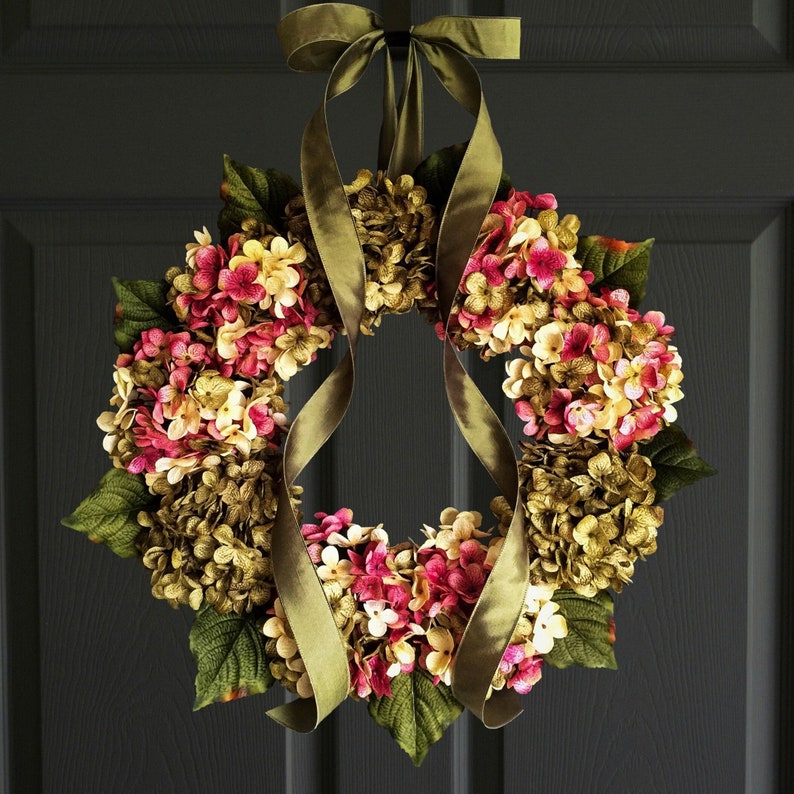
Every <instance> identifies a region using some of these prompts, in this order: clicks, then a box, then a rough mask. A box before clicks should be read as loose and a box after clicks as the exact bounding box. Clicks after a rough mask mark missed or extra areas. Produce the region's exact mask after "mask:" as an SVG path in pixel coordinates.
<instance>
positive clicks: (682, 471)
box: [640, 425, 717, 503]
mask: <svg viewBox="0 0 794 794" xmlns="http://www.w3.org/2000/svg"><path fill="white" fill-rule="evenodd" d="M640 452H641V453H642V454H643V455H645V456H646V457H648V458H650V459H651V463H653V467H654V469H656V477H654V480H653V487H654V488H655V489H656V502H657V503H658V502H663V501H664V500H665V499H669V498H670V497H671V496H672V495H673V494H674V493H675V492H676V491H679V490H680V489H681V488H684V487H685V486H687V485H692V483H695V482H697V481H698V480H701V479H703V478H704V477H711V476H712V475H713V474H716V473H717V470H716V469H712V468H711V466H709V465H708V463H706V462H705V461H704V460H702V459H701V458H699V457H698V454H697V452H696V451H695V447H694V446H693V444H692V442H691V441H690V440H689V439H688V438H687V435H686V433H685V432H684V431H683V430H682V429H681V428H680V427H679V426H678V425H668V426H667V427H665V428H663V429H662V430H660V431H659V432H658V433H657V434H656V435H655V436H654V437H653V438H652V439H651V440H650V441H648V442H647V443H645V444H642V445H641V446H640Z"/></svg>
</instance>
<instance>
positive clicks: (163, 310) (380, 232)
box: [64, 146, 711, 764]
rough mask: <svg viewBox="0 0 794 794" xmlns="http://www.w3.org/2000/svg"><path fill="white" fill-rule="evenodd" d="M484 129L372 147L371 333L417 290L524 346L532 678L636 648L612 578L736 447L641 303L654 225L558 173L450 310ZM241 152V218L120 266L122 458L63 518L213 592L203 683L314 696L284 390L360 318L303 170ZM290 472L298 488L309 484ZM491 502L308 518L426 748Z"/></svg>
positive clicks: (379, 676)
mask: <svg viewBox="0 0 794 794" xmlns="http://www.w3.org/2000/svg"><path fill="white" fill-rule="evenodd" d="M464 152H465V146H458V147H451V148H449V149H446V150H442V151H441V152H438V153H436V154H435V155H432V156H431V157H430V158H428V159H427V160H425V161H424V162H423V163H422V164H421V165H420V166H419V167H418V168H417V169H416V170H415V171H414V173H413V174H411V175H409V174H403V175H401V176H399V177H397V178H394V179H390V178H388V177H387V176H386V175H385V174H384V173H383V172H382V171H379V172H378V173H376V174H372V173H370V172H369V171H364V170H362V171H360V172H359V173H358V175H357V176H356V178H355V179H354V180H353V182H352V183H351V184H350V185H346V186H345V193H346V196H347V202H348V205H349V208H350V212H351V213H352V217H353V219H354V222H355V229H356V232H357V235H358V239H359V242H360V245H361V247H362V248H363V252H364V259H365V263H366V286H365V290H366V292H365V306H364V311H363V314H362V319H361V332H362V333H364V334H372V333H374V330H375V329H376V328H377V327H378V326H379V325H380V322H381V319H382V317H383V316H384V315H385V314H402V313H405V312H408V311H411V310H412V309H413V308H416V309H418V310H419V311H420V312H421V313H422V314H424V315H425V316H426V317H427V319H428V320H429V321H430V322H431V323H433V324H435V326H436V332H437V334H438V335H439V337H440V338H442V339H443V338H444V337H445V335H446V336H447V337H448V338H449V339H450V340H451V341H452V343H453V344H454V346H455V347H456V348H457V349H459V350H465V349H474V350H477V351H478V352H479V354H480V355H481V356H482V358H484V359H491V358H494V357H497V356H502V355H504V354H510V356H509V358H508V360H507V363H506V373H507V377H506V379H505V380H504V383H503V390H504V393H505V394H506V395H507V397H509V398H510V399H511V400H512V402H513V405H514V408H515V411H516V413H517V414H518V416H519V417H520V419H521V420H522V422H523V423H524V428H523V432H524V438H523V439H522V440H521V442H520V447H521V458H520V461H519V485H520V494H521V500H520V503H521V505H522V508H523V512H524V519H525V525H526V541H527V548H528V554H529V571H530V574H529V581H530V583H529V587H528V589H527V590H526V592H525V593H524V606H523V610H522V611H521V614H520V617H519V619H518V621H517V623H516V624H515V628H514V630H513V633H512V636H511V637H510V640H509V643H508V644H507V647H506V649H505V650H504V653H503V655H502V658H501V663H500V664H499V667H498V670H497V672H496V674H495V675H494V676H493V680H492V682H491V687H492V689H493V690H500V689H503V688H507V689H512V690H514V691H515V692H517V693H520V694H525V693H527V692H529V691H530V690H531V689H532V687H533V686H534V685H535V683H537V681H538V680H539V679H540V677H541V672H542V669H543V666H544V664H549V665H552V666H554V667H567V666H569V665H583V666H586V667H615V666H616V663H615V656H614V653H613V647H612V645H613V640H614V624H613V620H612V597H611V596H610V594H609V591H610V590H612V591H615V592H620V591H621V589H622V587H623V585H624V584H626V583H628V582H629V581H630V580H631V577H632V575H633V573H634V565H635V562H636V560H637V559H644V558H645V557H646V556H647V555H649V554H652V553H653V552H654V551H655V550H656V542H657V540H656V539H657V531H658V528H659V527H660V525H661V523H662V517H663V510H662V507H661V506H660V502H661V501H662V500H664V499H665V498H667V497H668V496H670V495H671V494H672V493H673V492H674V491H675V490H677V489H678V488H680V487H682V486H683V485H686V484H688V483H691V482H694V481H695V480H697V479H698V478H700V477H702V476H704V475H706V474H708V473H710V471H711V470H710V469H709V468H708V466H706V464H704V463H703V462H702V461H701V460H700V459H699V458H698V457H697V455H696V453H695V452H694V449H693V448H692V445H691V443H690V442H689V441H688V439H687V438H686V436H685V434H684V433H683V431H682V430H680V429H679V428H678V426H677V425H676V424H674V422H675V420H676V407H675V404H676V403H677V402H678V401H679V400H680V399H681V397H682V396H683V395H682V391H681V386H680V384H681V380H682V377H683V376H682V370H681V358H680V356H679V354H678V351H677V349H676V347H675V346H674V345H673V344H671V338H672V335H673V327H672V326H671V325H669V324H668V323H667V321H666V319H665V316H664V315H663V314H662V313H661V312H658V311H647V312H645V313H641V312H640V311H639V309H638V308H637V306H638V304H639V302H640V300H641V299H642V297H643V295H644V291H645V281H646V276H647V268H648V261H649V252H650V249H651V245H652V242H653V241H652V240H646V241H644V242H640V243H626V242H622V241H618V240H613V239H609V238H606V237H599V236H589V237H579V236H578V233H579V220H578V218H577V217H576V216H575V215H571V214H567V215H562V216H561V215H560V214H559V213H558V211H557V201H556V199H555V197H554V196H553V195H551V194H548V193H544V194H539V195H532V194H530V193H528V192H524V191H517V190H515V189H513V188H512V187H511V186H510V184H509V180H508V179H507V177H506V176H504V175H503V179H502V183H501V185H500V188H499V193H498V194H497V197H496V201H495V202H494V203H493V205H492V206H491V208H490V212H489V213H488V215H487V217H486V218H485V220H484V222H483V223H482V227H481V230H480V233H479V236H478V238H477V242H476V246H475V247H474V250H473V253H472V254H471V256H470V258H469V260H468V263H467V265H466V267H465V270H464V272H463V278H462V280H461V281H460V285H459V290H458V294H457V296H456V298H455V302H454V304H453V307H452V311H451V314H450V319H449V322H448V323H447V324H446V325H445V324H443V323H442V321H441V317H440V315H439V306H438V300H437V290H436V274H435V255H436V242H437V239H438V230H439V219H440V208H441V207H443V206H444V204H445V203H446V202H447V200H448V198H449V193H450V190H451V187H452V184H453V183H454V179H455V175H456V173H457V171H458V169H459V168H460V164H461V159H462V157H463V154H464ZM224 176H225V181H224V185H223V190H222V195H223V198H224V206H223V209H222V210H221V213H220V218H219V227H220V242H215V241H213V239H212V237H211V235H210V233H209V232H208V230H207V228H206V227H205V228H203V230H202V231H197V232H196V233H195V242H194V243H190V244H188V245H187V255H186V258H185V263H184V265H183V266H179V267H172V268H170V269H169V270H168V271H167V272H166V273H165V279H164V280H162V281H120V280H114V286H115V290H116V294H117V296H118V300H119V305H118V308H117V323H116V327H115V340H116V343H117V345H118V347H119V348H120V351H121V352H120V354H119V356H118V358H117V360H116V365H115V370H114V381H115V386H114V388H113V395H112V397H111V400H110V404H111V406H112V409H111V410H109V411H106V412H104V413H102V414H101V415H100V417H99V419H98V420H97V421H98V424H99V426H100V428H101V429H102V430H103V431H104V432H105V439H104V448H105V450H106V451H107V453H108V454H109V456H110V458H111V460H112V463H113V468H112V469H111V470H110V471H109V472H108V473H107V474H106V475H105V476H104V477H103V479H102V481H101V482H100V484H99V486H98V487H97V489H96V490H95V491H94V492H93V493H91V494H90V495H89V496H88V497H87V498H86V499H85V500H84V501H83V502H82V503H81V504H80V506H79V507H78V508H77V509H76V510H75V512H74V513H73V514H72V515H71V516H69V517H68V518H67V519H65V520H64V523H65V524H66V525H67V526H69V527H72V528H74V529H77V530H79V531H81V532H83V533H85V534H86V535H88V537H89V538H90V539H91V540H93V541H96V542H99V543H104V544H106V545H107V546H109V547H110V549H111V550H112V551H114V552H115V553H116V554H118V555H120V556H123V557H138V558H139V559H140V560H141V561H142V562H143V564H144V566H145V567H146V568H147V569H148V570H149V571H150V572H151V585H152V593H153V595H154V596H155V597H156V598H159V599H163V600H165V601H167V602H168V603H169V604H171V605H172V606H173V607H179V606H181V605H187V606H189V607H190V608H192V609H193V610H196V618H195V622H194V624H193V628H192V631H191V635H190V647H191V651H192V652H193V655H194V657H195V659H196V663H197V667H198V675H197V678H196V702H195V707H196V708H201V707H203V706H206V705H208V704H210V703H212V702H215V701H225V700H230V699H234V698H238V697H242V696H244V695H249V694H255V693H261V692H264V691H265V690H267V689H268V688H269V687H270V686H271V684H273V682H274V681H276V680H278V681H279V682H280V683H281V684H282V685H283V686H285V687H286V688H287V689H288V690H290V691H291V692H294V693H296V694H297V695H298V696H299V697H300V698H307V697H310V696H311V695H312V682H311V680H310V678H309V676H308V674H307V672H306V667H305V665H304V662H303V659H302V656H301V648H300V647H299V645H298V643H297V642H296V639H295V637H294V636H293V632H292V629H291V626H290V619H289V615H287V614H285V610H284V608H283V607H282V603H281V600H280V598H279V593H278V590H277V587H276V584H275V579H274V570H273V565H272V562H271V530H272V528H273V526H274V522H275V521H276V518H277V512H278V487H279V481H280V478H281V474H282V462H283V461H282V439H283V438H284V437H285V435H286V432H287V430H288V428H289V426H290V420H289V419H288V418H287V405H286V404H285V402H284V400H283V399H282V394H283V384H284V383H285V382H286V381H288V380H289V379H290V378H292V377H294V376H295V375H296V374H297V373H298V372H299V371H300V370H301V369H303V368H304V367H305V366H307V365H308V364H310V363H311V362H312V361H314V360H315V359H316V358H317V354H318V351H319V350H322V349H326V348H329V347H330V346H331V345H332V343H333V342H334V340H335V338H336V337H337V336H339V335H340V334H343V333H344V332H345V328H344V325H343V322H342V320H341V319H340V313H339V311H338V307H337V304H336V302H335V300H334V295H333V292H332V290H331V288H330V286H329V282H328V279H327V276H326V269H325V267H324V264H323V260H322V258H321V256H320V255H319V253H318V249H317V245H316V240H315V236H314V234H313V227H312V224H311V223H310V220H309V215H308V214H307V208H306V202H305V200H304V196H303V195H302V193H301V189H300V188H299V186H298V185H297V184H296V183H295V182H294V181H293V180H292V179H291V178H290V177H288V176H286V175H285V174H282V173H279V172H277V171H274V170H269V171H260V170H257V169H255V168H251V167H247V166H243V165H240V164H238V163H236V162H234V161H232V160H231V159H229V158H226V160H225V168H224ZM291 496H292V500H293V504H294V505H297V504H298V499H299V496H300V489H299V488H297V487H293V488H292V489H291ZM490 508H491V511H492V512H493V514H494V515H495V517H496V526H495V528H494V529H488V528H487V526H486V525H487V523H488V522H486V521H485V520H484V518H483V516H482V515H481V513H479V512H476V511H474V510H458V509H455V508H451V507H450V508H447V509H445V510H443V511H442V512H441V514H440V517H439V519H438V521H436V522H433V525H432V526H425V527H424V528H423V529H422V530H421V532H422V537H421V538H417V539H416V540H410V541H405V542H400V543H397V544H396V545H395V544H394V543H393V542H392V540H391V539H390V538H389V535H388V534H387V531H386V529H384V527H383V526H382V525H380V524H377V525H374V526H362V525H360V524H359V523H357V522H356V521H355V520H354V516H353V512H352V510H350V509H348V508H341V509H338V510H336V511H335V512H331V513H323V512H318V513H315V521H314V522H307V523H304V524H303V525H302V529H301V531H302V535H303V538H304V540H305V543H306V546H307V548H308V553H309V555H310V557H311V560H312V562H313V563H314V565H315V568H316V574H317V577H319V579H320V580H321V582H322V589H323V591H324V593H325V596H326V598H327V601H328V603H329V604H330V607H331V609H332V612H333V619H334V622H335V624H336V627H337V628H338V630H339V634H340V637H341V639H342V642H343V643H344V644H345V648H346V653H347V660H348V667H349V675H350V684H349V696H350V697H352V698H354V699H364V700H367V701H368V704H369V712H370V714H371V715H372V716H373V718H374V719H375V720H376V722H377V723H378V724H380V725H383V726H384V727H386V728H387V729H389V730H390V732H391V733H392V735H393V736H394V738H395V739H396V740H397V741H398V743H399V744H400V746H401V747H402V748H403V749H404V750H406V752H408V753H409V755H410V756H411V757H412V759H413V760H414V762H415V763H417V764H418V763H420V762H421V761H422V759H423V758H424V756H425V754H426V753H427V750H428V749H429V747H430V745H431V744H432V743H433V742H434V741H436V740H438V739H439V738H440V736H441V734H442V733H443V731H444V729H445V728H446V727H448V726H449V725H450V724H451V723H452V722H453V721H454V720H455V718H456V717H457V716H458V715H459V714H460V712H461V711H462V709H463V706H462V705H461V704H460V703H459V702H458V701H457V700H456V699H455V697H454V696H453V693H452V690H451V688H450V684H451V675H452V672H453V670H454V669H455V668H454V666H455V662H456V654H457V650H458V647H459V644H460V641H461V638H462V636H463V635H464V632H465V630H466V628H467V625H468V623H469V620H470V618H471V616H472V613H473V610H474V608H475V606H476V604H477V602H478V599H479V598H480V595H481V593H482V591H483V587H484V586H485V583H486V582H487V580H488V578H489V575H490V574H491V571H492V570H493V567H494V562H495V560H496V559H497V557H498V555H499V553H500V549H501V547H502V544H503V540H504V536H505V534H506V533H507V529H508V527H509V526H510V524H511V521H512V519H513V506H512V505H511V504H509V503H508V502H507V501H506V499H505V498H504V497H497V498H495V499H494V500H493V501H492V502H491V505H490Z"/></svg>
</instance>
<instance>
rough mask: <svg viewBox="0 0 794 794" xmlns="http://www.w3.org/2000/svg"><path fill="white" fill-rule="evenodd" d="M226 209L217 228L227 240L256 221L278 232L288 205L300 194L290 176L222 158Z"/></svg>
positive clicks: (223, 193) (226, 156) (223, 192)
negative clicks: (245, 221) (245, 222)
mask: <svg viewBox="0 0 794 794" xmlns="http://www.w3.org/2000/svg"><path fill="white" fill-rule="evenodd" d="M223 181H224V184H223V188H222V190H221V194H222V196H223V200H224V205H223V209H222V210H221V212H220V215H219V216H218V227H219V228H220V231H221V236H222V237H223V239H224V240H225V239H226V238H228V237H229V235H231V234H234V233H235V232H238V231H240V224H241V223H242V222H243V221H244V220H246V219H247V218H255V219H256V220H258V221H260V222H261V223H264V224H269V225H271V226H274V227H275V228H280V227H281V222H282V220H283V218H284V208H285V207H286V206H287V202H288V201H289V200H290V199H291V198H292V197H293V196H297V195H298V193H300V192H301V191H300V187H299V186H298V184H297V183H296V182H295V180H294V179H292V177H290V176H288V175H287V174H283V173H281V171H276V170H275V169H269V170H267V171H260V170H259V169H258V168H252V167H251V166H248V165H242V164H241V163H237V162H235V161H234V160H232V158H231V157H229V156H228V155H224V156H223Z"/></svg>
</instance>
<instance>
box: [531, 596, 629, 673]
mask: <svg viewBox="0 0 794 794" xmlns="http://www.w3.org/2000/svg"><path fill="white" fill-rule="evenodd" d="M552 601H554V602H555V603H557V604H559V605H560V612H559V614H561V615H563V617H564V618H565V620H566V621H567V623H568V636H567V637H563V638H562V639H559V640H555V641H554V647H553V648H552V649H551V652H550V653H547V654H545V655H544V657H543V658H544V659H545V660H546V661H547V662H548V663H549V664H551V665H553V666H554V667H570V666H571V665H572V664H576V665H579V666H581V667H607V668H609V669H610V670H614V669H616V668H617V666H618V663H617V660H616V659H615V652H614V650H613V648H612V640H613V635H612V628H613V625H612V613H613V610H614V606H613V604H612V598H611V596H610V595H609V594H608V593H605V592H600V593H598V595H596V596H594V597H593V598H588V597H587V596H582V595H578V594H577V593H574V592H573V590H557V592H556V593H555V594H554V598H552Z"/></svg>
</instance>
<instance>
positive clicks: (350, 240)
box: [268, 31, 382, 731]
mask: <svg viewBox="0 0 794 794" xmlns="http://www.w3.org/2000/svg"><path fill="white" fill-rule="evenodd" d="M380 46H382V36H381V34H379V33H378V32H377V31H374V32H372V33H368V34H365V35H364V36H362V37H361V38H360V39H358V40H356V41H355V42H353V43H352V44H351V45H350V46H349V47H348V49H346V50H345V52H344V54H343V55H342V56H341V57H340V58H339V60H338V61H337V62H336V64H335V66H334V68H333V70H332V72H331V76H330V78H329V80H328V85H327V87H326V91H325V96H324V99H323V103H322V105H321V106H320V108H319V109H318V110H317V111H316V112H315V113H314V115H313V116H312V118H311V119H310V120H309V123H308V124H307V125H306V130H305V131H304V134H303V142H302V146H301V173H302V177H303V189H304V196H305V200H306V212H307V215H308V217H309V223H310V226H311V229H312V232H313V234H314V239H315V243H316V245H317V250H318V252H319V255H320V259H321V261H322V263H323V265H324V267H325V271H326V275H327V277H328V282H329V284H330V286H331V291H332V293H333V295H334V300H335V301H336V305H337V308H338V310H339V314H340V316H341V318H342V323H343V325H344V327H345V330H346V332H347V341H348V346H349V349H348V352H347V354H346V355H345V357H344V358H343V359H342V361H341V362H340V363H339V365H337V367H336V368H335V369H334V371H333V372H332V373H331V374H330V375H329V376H328V377H327V378H326V379H325V381H323V383H322V384H321V386H320V388H319V389H317V391H316V392H315V393H314V394H313V395H312V396H311V398H310V399H309V400H308V401H307V402H306V404H305V405H304V407H303V409H302V410H301V411H300V413H299V414H298V416H297V417H296V418H295V420H294V422H293V424H292V427H291V428H290V432H289V434H288V435H287V440H286V442H285V445H284V475H283V478H282V487H281V490H280V494H279V506H278V513H277V515H276V523H275V526H274V528H273V531H272V548H271V554H272V559H273V570H274V575H275V579H276V588H277V590H278V593H279V597H280V598H281V603H282V606H283V608H284V612H285V614H286V617H287V621H288V622H289V624H290V628H291V629H292V634H293V637H294V639H295V643H296V644H297V646H298V650H299V652H300V656H301V659H302V660H303V663H304V665H305V667H306V672H307V674H308V677H309V681H310V683H311V687H312V690H313V692H314V697H313V699H307V700H305V701H293V702H291V703H287V704H285V705H283V706H279V707H278V708H276V709H273V710H271V711H270V712H268V714H269V715H270V716H271V717H272V718H273V719H275V720H276V721H278V722H280V723H281V724H283V725H286V726H287V727H290V728H293V729H294V730H297V731H310V730H312V729H313V728H315V727H316V726H317V725H318V724H319V723H320V721H321V720H322V719H324V718H325V717H326V716H327V715H328V714H330V713H331V712H332V711H333V710H334V709H335V708H336V707H337V706H338V705H339V704H340V703H341V702H342V701H343V700H345V699H346V698H347V695H348V692H349V689H350V674H349V669H348V662H347V651H346V644H345V643H344V641H343V639H342V636H341V634H340V632H339V629H338V628H337V626H336V622H335V621H334V616H333V612H332V610H331V608H330V605H329V603H328V599H327V598H326V597H325V592H324V590H323V587H322V583H321V582H320V579H319V577H318V576H317V571H316V569H315V567H314V563H313V562H312V560H311V558H310V557H309V553H308V550H307V548H306V544H305V542H304V539H303V536H302V535H301V532H300V527H299V526H298V521H297V516H296V515H295V512H294V510H293V508H292V504H291V502H290V499H289V488H290V486H292V484H293V483H294V481H295V478H296V477H297V476H298V475H299V474H300V472H301V471H302V470H303V468H304V467H305V466H306V464H307V463H308V462H309V461H310V460H311V459H312V457H314V455H315V454H316V453H317V452H318V451H319V449H320V448H321V447H322V446H323V444H324V443H325V442H326V441H327V440H328V438H330V436H331V435H332V434H333V432H334V431H335V430H336V428H337V427H338V426H339V423H340V422H341V421H342V418H343V417H344V415H345V412H346V411H347V407H348V405H349V403H350V399H351V397H352V394H353V388H354V384H355V367H354V361H355V352H356V344H357V341H358V337H359V332H360V322H361V312H362V307H363V304H364V283H365V266H364V255H363V251H362V249H361V245H360V243H359V240H358V234H357V233H356V227H355V224H354V222H353V217H352V215H351V213H350V207H349V205H348V203H347V196H346V194H345V189H344V183H343V181H342V178H341V176H340V174H339V169H338V167H337V164H336V158H335V157H334V152H333V147H332V145H331V140H330V137H329V133H328V120H327V117H326V105H327V103H328V102H329V101H330V100H331V99H333V98H334V97H336V96H339V95H340V94H341V93H343V92H344V91H347V90H348V89H349V88H352V87H353V86H354V85H355V84H356V82H357V81H358V80H359V79H360V78H361V76H362V74H363V73H364V71H365V70H366V68H367V66H368V65H369V62H370V60H371V59H372V56H373V54H374V53H375V52H376V51H377V49H378V48H379V47H380Z"/></svg>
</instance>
